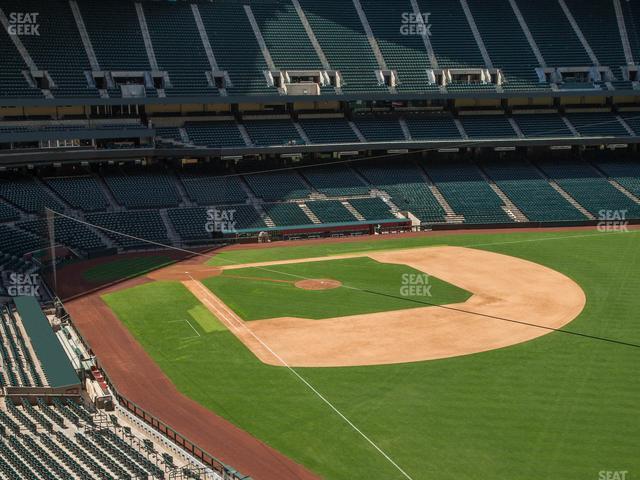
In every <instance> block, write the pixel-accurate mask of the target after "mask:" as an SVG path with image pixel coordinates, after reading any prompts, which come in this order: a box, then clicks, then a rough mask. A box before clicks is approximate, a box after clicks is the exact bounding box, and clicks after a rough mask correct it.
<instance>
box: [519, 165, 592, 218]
mask: <svg viewBox="0 0 640 480" xmlns="http://www.w3.org/2000/svg"><path fill="white" fill-rule="evenodd" d="M530 165H531V166H532V167H533V168H534V169H535V170H536V171H537V172H538V174H539V175H540V176H541V177H542V178H544V179H545V180H546V181H547V182H549V185H551V187H552V188H553V189H554V190H555V191H556V192H558V193H559V194H560V195H562V197H564V199H565V200H566V201H567V202H569V203H570V204H571V205H573V206H574V207H575V208H576V209H577V210H578V211H579V212H580V213H582V214H583V215H584V216H585V217H587V218H588V219H589V220H595V219H596V217H595V216H594V215H593V214H592V213H591V212H589V211H588V210H587V209H586V208H584V207H583V206H582V205H580V204H579V203H578V202H577V201H576V199H575V198H573V197H572V196H571V195H569V194H568V193H567V192H566V191H565V190H564V189H563V188H562V187H561V186H560V185H558V183H557V182H556V181H555V180H553V179H552V178H549V177H548V176H547V174H546V173H544V172H543V171H542V169H541V168H539V167H538V166H537V165H536V164H535V163H530Z"/></svg>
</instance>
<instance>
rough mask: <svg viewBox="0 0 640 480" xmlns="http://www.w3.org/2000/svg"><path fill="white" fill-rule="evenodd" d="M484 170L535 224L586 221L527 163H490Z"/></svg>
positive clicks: (485, 165)
mask: <svg viewBox="0 0 640 480" xmlns="http://www.w3.org/2000/svg"><path fill="white" fill-rule="evenodd" d="M483 168H484V170H485V172H486V173H487V175H489V177H491V178H492V179H493V180H494V181H495V182H496V185H498V187H500V189H501V190H502V191H503V192H504V193H505V195H507V197H509V199H510V200H511V201H512V202H513V203H515V204H516V206H517V207H518V208H519V209H520V211H521V212H522V213H523V214H524V215H525V216H526V217H527V219H528V220H530V221H532V222H553V221H567V220H586V217H585V216H584V215H583V214H582V213H581V212H580V211H579V210H577V209H576V208H575V207H574V206H573V205H571V204H570V203H569V202H568V201H567V200H566V199H565V198H564V197H563V196H562V195H560V194H559V193H558V192H557V191H556V190H555V189H554V188H553V187H552V186H551V185H550V184H549V182H547V180H546V179H544V178H543V177H542V176H541V175H540V174H539V173H538V172H537V171H536V170H535V168H533V167H532V166H530V165H528V164H526V163H523V162H497V161H496V162H490V163H485V164H484V165H483Z"/></svg>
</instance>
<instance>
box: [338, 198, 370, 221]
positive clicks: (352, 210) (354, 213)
mask: <svg viewBox="0 0 640 480" xmlns="http://www.w3.org/2000/svg"><path fill="white" fill-rule="evenodd" d="M342 204H343V205H344V206H345V208H346V209H347V210H349V211H350V212H351V214H352V215H353V216H354V217H356V218H357V219H358V220H359V221H361V222H364V221H366V220H367V219H366V218H364V217H363V216H362V214H361V213H360V212H359V211H357V210H356V209H355V208H354V207H353V205H351V204H350V203H349V202H347V201H344V202H342Z"/></svg>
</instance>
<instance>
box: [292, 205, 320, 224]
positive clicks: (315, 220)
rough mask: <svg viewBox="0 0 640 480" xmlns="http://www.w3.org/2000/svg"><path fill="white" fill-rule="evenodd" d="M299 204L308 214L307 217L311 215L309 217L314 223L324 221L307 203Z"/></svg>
mask: <svg viewBox="0 0 640 480" xmlns="http://www.w3.org/2000/svg"><path fill="white" fill-rule="evenodd" d="M298 206H299V207H300V208H301V209H302V211H303V212H304V213H306V214H307V217H309V219H310V220H311V221H312V222H313V223H315V224H316V225H317V224H320V223H322V222H321V221H320V219H319V218H318V217H317V216H316V214H315V213H313V212H312V211H311V209H310V208H309V207H308V206H307V204H306V203H300V204H298Z"/></svg>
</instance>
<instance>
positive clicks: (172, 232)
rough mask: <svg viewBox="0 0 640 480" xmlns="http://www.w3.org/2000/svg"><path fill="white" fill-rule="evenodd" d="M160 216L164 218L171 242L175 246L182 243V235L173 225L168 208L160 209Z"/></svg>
mask: <svg viewBox="0 0 640 480" xmlns="http://www.w3.org/2000/svg"><path fill="white" fill-rule="evenodd" d="M160 217H161V218H162V221H163V223H164V227H165V228H166V230H167V234H168V236H169V240H171V244H172V245H174V246H176V245H182V238H180V235H179V234H178V232H177V231H176V229H175V228H174V227H173V223H171V220H170V219H169V214H168V213H167V209H166V208H163V209H161V210H160Z"/></svg>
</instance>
